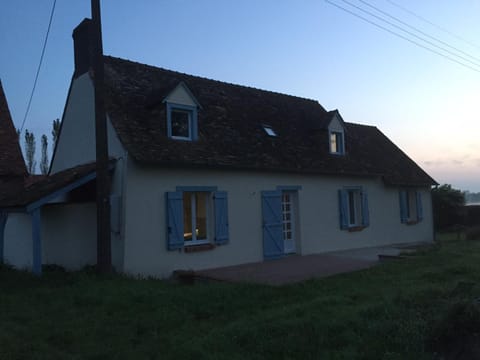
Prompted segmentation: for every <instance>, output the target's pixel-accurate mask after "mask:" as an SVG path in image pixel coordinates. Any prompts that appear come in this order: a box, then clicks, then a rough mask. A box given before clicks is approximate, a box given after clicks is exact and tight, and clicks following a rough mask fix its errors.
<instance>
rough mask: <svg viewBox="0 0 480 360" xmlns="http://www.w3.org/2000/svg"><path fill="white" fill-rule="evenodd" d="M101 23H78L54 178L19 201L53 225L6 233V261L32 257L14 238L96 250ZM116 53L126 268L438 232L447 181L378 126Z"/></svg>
mask: <svg viewBox="0 0 480 360" xmlns="http://www.w3.org/2000/svg"><path fill="white" fill-rule="evenodd" d="M90 26H91V25H90V20H88V19H85V20H84V21H83V22H82V23H81V24H80V25H79V26H78V27H77V28H76V29H75V30H74V33H73V37H74V49H75V72H74V75H73V78H72V81H71V85H70V89H69V93H68V98H67V102H66V105H65V111H64V114H63V119H62V126H61V130H60V135H59V138H58V141H57V144H56V147H55V152H54V155H53V158H52V164H51V169H50V175H49V176H48V178H47V179H43V180H39V181H37V182H35V184H34V186H37V188H36V189H31V186H32V185H31V186H30V193H31V194H32V195H31V196H30V197H28V198H27V199H25V200H22V201H23V203H22V204H17V203H16V202H18V201H17V200H15V198H14V199H13V200H11V201H12V203H11V204H10V205H9V206H10V208H12V207H13V205H16V206H17V208H19V207H21V208H23V209H27V211H26V212H27V213H28V212H29V211H30V212H32V209H33V211H35V210H38V211H40V209H41V217H40V216H38V215H37V220H36V221H37V222H38V223H37V225H35V226H37V227H40V225H41V231H37V233H36V235H31V234H24V235H21V234H17V235H16V236H11V235H10V238H9V239H10V240H8V244H7V240H6V245H5V246H6V248H7V247H8V248H11V249H16V250H11V251H10V254H7V251H6V252H5V260H6V261H10V262H13V263H14V264H17V263H22V262H21V261H18V260H16V261H13V260H12V259H13V258H14V256H13V254H16V255H15V256H16V258H20V257H21V256H20V255H19V251H18V249H17V248H18V246H17V247H15V246H14V244H16V243H19V244H31V242H32V237H34V238H35V236H36V237H37V243H41V252H40V253H39V252H38V251H37V255H36V259H37V260H36V263H37V267H38V263H40V264H42V263H43V264H45V263H49V262H52V261H53V262H55V263H59V264H61V265H63V266H65V267H67V268H70V269H74V268H78V267H81V266H82V265H85V264H91V263H94V261H95V253H96V248H95V246H96V245H95V224H96V223H95V221H96V220H95V203H94V194H95V191H94V187H95V179H94V176H95V172H94V168H93V167H92V166H93V165H92V163H93V162H94V161H95V135H94V134H95V129H94V88H93V81H92V77H93V76H94V75H93V73H92V71H91V70H90V69H91V66H90V50H89V49H90V41H89V27H90ZM104 64H105V68H104V69H105V92H106V93H105V96H106V98H105V103H106V104H105V105H106V112H107V130H108V147H109V155H110V157H111V158H112V173H111V174H112V176H111V179H112V180H111V181H112V183H111V197H110V198H111V208H112V216H111V226H112V240H111V241H112V259H113V266H114V267H115V268H116V269H117V270H118V271H121V272H124V273H128V274H139V275H149V276H158V277H165V276H169V275H170V274H171V273H172V271H174V270H178V269H193V270H199V269H206V268H212V267H220V266H228V265H235V264H242V263H249V262H258V261H268V260H270V259H275V258H279V257H282V256H286V255H288V254H292V253H295V254H302V255H306V254H314V253H322V252H328V251H334V250H342V249H352V248H362V247H372V246H381V245H388V244H398V243H420V242H431V241H433V216H432V206H431V195H430V188H431V186H432V185H434V184H436V182H435V181H434V180H433V179H432V178H431V177H430V176H429V175H428V174H427V173H425V172H424V171H423V170H422V169H421V168H420V167H419V166H418V165H417V164H416V163H415V162H414V161H412V160H411V159H410V158H409V157H408V156H407V155H406V154H405V153H403V152H402V151H401V150H400V149H399V148H398V147H397V146H396V145H395V144H393V143H392V142H391V141H390V140H389V139H388V138H387V137H386V136H385V135H384V134H383V133H382V132H380V130H378V129H377V128H376V127H373V126H365V125H359V124H354V123H350V122H346V121H345V120H344V119H343V118H342V116H341V114H340V112H339V111H338V110H333V111H327V110H325V109H324V108H323V107H322V106H321V105H320V104H319V103H318V102H317V101H314V100H310V99H304V98H300V97H295V96H290V95H285V94H280V93H275V92H270V91H264V90H259V89H255V88H251V87H246V86H239V85H234V84H229V83H225V82H220V81H215V80H210V79H206V78H201V77H197V76H192V75H187V74H183V73H179V72H175V71H170V70H165V69H161V68H157V67H153V66H149V65H144V64H140V63H136V62H133V61H129V60H123V59H119V58H115V57H111V56H105V57H104ZM72 173H73V174H75V176H72ZM47 183H49V184H50V188H49V189H50V190H48V189H47V188H46V185H45V184H47ZM33 198H35V199H33ZM1 203H2V201H1V199H0V208H1ZM32 204H34V205H35V206H36V207H32ZM5 205H8V204H7V203H5V202H4V206H3V207H4V209H3V210H4V211H8V207H5ZM28 209H30V210H28ZM24 213H25V210H24ZM24 213H23V214H22V215H23V216H24V217H25V218H27V219H30V220H28V221H30V222H31V221H32V220H31V219H33V218H34V217H33V216H32V215H25V214H24ZM66 224H68V225H66ZM24 227H25V228H28V226H24ZM8 230H9V227H8V223H7V228H6V231H7V232H8ZM38 246H40V245H39V244H37V247H38ZM24 252H25V251H24ZM20 253H22V252H21V251H20ZM29 253H32V251H30V252H29ZM23 264H25V261H23Z"/></svg>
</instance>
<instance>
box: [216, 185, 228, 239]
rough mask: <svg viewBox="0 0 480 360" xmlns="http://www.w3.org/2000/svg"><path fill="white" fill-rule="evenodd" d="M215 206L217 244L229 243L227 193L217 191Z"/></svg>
mask: <svg viewBox="0 0 480 360" xmlns="http://www.w3.org/2000/svg"><path fill="white" fill-rule="evenodd" d="M213 201H214V206H215V244H217V245H221V244H226V243H227V242H228V202H227V193H226V192H225V191H216V192H214V194H213Z"/></svg>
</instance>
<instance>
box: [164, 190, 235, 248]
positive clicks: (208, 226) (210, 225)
mask: <svg viewBox="0 0 480 360" xmlns="http://www.w3.org/2000/svg"><path fill="white" fill-rule="evenodd" d="M166 195H167V199H166V200H167V230H168V231H167V248H168V249H169V250H176V249H181V248H183V247H185V246H192V245H202V244H213V243H215V244H217V245H220V244H225V243H227V242H228V206H227V193H226V192H224V191H210V190H206V191H202V190H192V191H176V192H168V193H167V194H166Z"/></svg>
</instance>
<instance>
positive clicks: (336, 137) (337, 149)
mask: <svg viewBox="0 0 480 360" xmlns="http://www.w3.org/2000/svg"><path fill="white" fill-rule="evenodd" d="M330 153H332V154H337V155H343V154H345V142H344V140H343V132H340V131H331V132H330Z"/></svg>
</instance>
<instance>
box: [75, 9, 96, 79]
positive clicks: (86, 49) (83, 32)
mask: <svg viewBox="0 0 480 360" xmlns="http://www.w3.org/2000/svg"><path fill="white" fill-rule="evenodd" d="M91 34H92V20H91V19H87V18H85V19H83V21H82V22H81V23H80V24H79V25H78V26H77V27H76V28H75V29H74V30H73V34H72V37H73V51H74V56H75V72H74V74H73V78H74V79H76V78H77V77H79V76H80V75H83V74H85V73H86V72H87V71H88V70H90V68H91V67H92V64H93V51H92V49H93V44H92V36H91Z"/></svg>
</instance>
